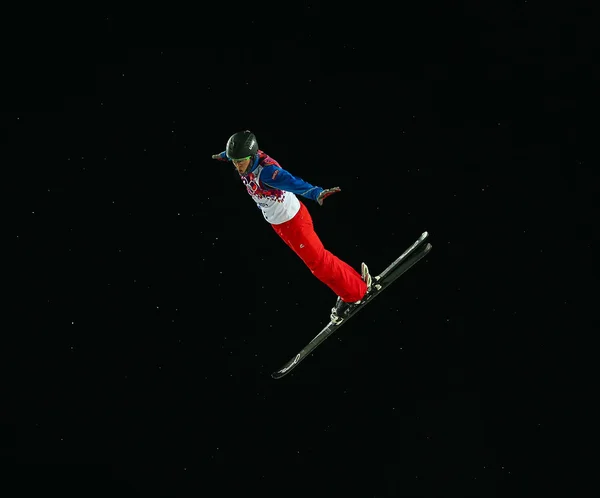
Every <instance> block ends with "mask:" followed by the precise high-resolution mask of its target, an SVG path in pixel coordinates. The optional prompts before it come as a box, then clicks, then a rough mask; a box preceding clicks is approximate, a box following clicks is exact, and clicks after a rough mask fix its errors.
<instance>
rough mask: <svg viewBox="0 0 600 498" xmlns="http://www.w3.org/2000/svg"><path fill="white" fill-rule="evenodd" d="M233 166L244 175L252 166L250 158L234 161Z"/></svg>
mask: <svg viewBox="0 0 600 498" xmlns="http://www.w3.org/2000/svg"><path fill="white" fill-rule="evenodd" d="M233 165H234V166H235V167H236V168H237V170H238V171H239V172H240V173H244V172H245V171H246V170H247V169H248V166H249V165H250V158H249V157H244V158H243V159H233Z"/></svg>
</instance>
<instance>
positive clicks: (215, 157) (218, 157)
mask: <svg viewBox="0 0 600 498" xmlns="http://www.w3.org/2000/svg"><path fill="white" fill-rule="evenodd" d="M212 158H213V159H221V154H213V155H212Z"/></svg>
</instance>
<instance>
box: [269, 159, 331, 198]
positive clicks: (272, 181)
mask: <svg viewBox="0 0 600 498" xmlns="http://www.w3.org/2000/svg"><path fill="white" fill-rule="evenodd" d="M261 180H262V182H263V183H264V184H265V185H267V186H269V187H271V188H276V189H279V190H285V191H287V192H292V193H294V194H298V195H301V196H303V197H306V198H307V199H311V200H313V201H316V202H318V203H319V205H321V206H322V205H323V199H325V198H326V197H328V196H329V195H331V194H333V193H335V192H339V190H340V189H339V187H335V188H333V189H327V190H325V189H323V188H321V187H315V186H314V185H311V184H310V183H308V182H306V181H304V180H303V179H302V178H298V177H296V176H294V175H292V174H291V173H290V172H288V171H286V170H284V169H283V168H281V167H279V168H278V167H277V166H274V165H269V166H266V167H265V168H264V169H263V171H262V174H261Z"/></svg>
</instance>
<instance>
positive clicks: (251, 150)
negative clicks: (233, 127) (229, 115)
mask: <svg viewBox="0 0 600 498" xmlns="http://www.w3.org/2000/svg"><path fill="white" fill-rule="evenodd" d="M257 152H258V142H257V141H256V137H255V136H254V133H252V132H251V131H250V130H246V131H238V132H237V133H234V134H233V135H231V137H229V140H227V147H226V148H225V153H226V154H227V157H228V158H229V159H242V158H244V157H248V156H253V155H254V154H256V153H257Z"/></svg>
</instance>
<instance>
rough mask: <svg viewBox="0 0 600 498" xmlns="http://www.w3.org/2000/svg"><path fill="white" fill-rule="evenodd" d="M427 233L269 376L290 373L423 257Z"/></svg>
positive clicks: (427, 251)
mask: <svg viewBox="0 0 600 498" xmlns="http://www.w3.org/2000/svg"><path fill="white" fill-rule="evenodd" d="M428 237H429V234H428V233H427V232H423V234H421V236H420V237H419V238H418V239H417V240H416V241H415V242H414V244H412V245H411V246H410V247H409V248H408V249H406V251H404V252H403V253H402V254H401V255H400V256H399V257H398V258H397V259H396V260H395V261H393V262H392V263H391V264H390V265H389V266H388V267H387V268H386V269H385V270H383V271H382V272H381V273H380V274H379V275H378V276H376V277H373V281H372V284H371V291H370V292H369V293H368V294H367V295H366V297H365V298H364V300H363V302H362V303H361V304H360V305H358V306H357V307H356V308H354V309H353V310H352V311H351V312H350V313H349V314H348V315H347V316H346V317H344V319H343V321H342V322H341V323H339V324H335V323H333V322H331V321H330V322H329V323H328V324H327V325H325V327H324V328H323V330H321V332H319V333H318V334H317V335H316V336H315V337H314V339H313V340H312V341H310V342H309V343H308V344H307V345H306V346H305V347H304V349H302V351H300V352H299V353H298V354H297V355H296V356H294V357H293V358H292V359H291V360H290V361H288V362H287V363H286V364H285V365H284V366H283V367H282V368H280V369H279V370H277V371H276V372H273V373H272V374H271V377H273V378H274V379H281V378H282V377H283V376H285V375H287V374H288V373H290V372H291V371H292V370H293V369H294V368H295V367H296V366H297V365H298V364H299V363H300V362H301V361H302V360H303V359H304V358H306V357H307V356H308V355H309V354H310V353H312V352H313V351H314V350H315V349H316V348H317V347H318V346H319V345H320V344H321V343H322V342H323V341H324V340H325V339H327V338H328V337H329V336H330V335H332V334H333V333H334V332H336V331H337V330H339V328H340V327H342V326H343V325H344V324H345V323H347V322H348V320H350V319H351V318H352V317H353V316H354V315H356V313H358V312H359V311H360V310H362V309H363V308H364V307H365V306H366V305H367V304H369V303H370V302H371V301H372V300H373V299H375V297H377V296H378V295H379V294H380V293H381V292H383V291H384V290H385V289H386V288H387V287H388V286H390V285H391V284H392V283H393V282H394V281H396V279H397V278H399V277H400V276H401V275H403V274H404V273H406V271H408V270H409V269H410V268H412V267H413V266H414V265H415V264H416V263H417V262H419V261H420V260H421V259H423V258H424V257H425V256H426V255H427V254H428V253H429V251H431V247H432V246H431V244H430V243H429V242H427V238H428Z"/></svg>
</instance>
